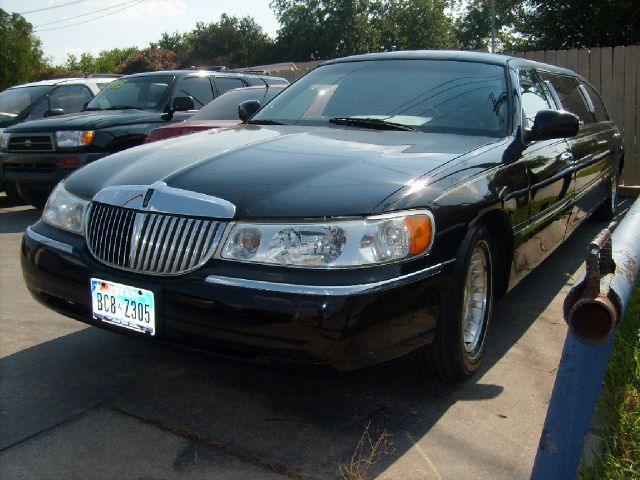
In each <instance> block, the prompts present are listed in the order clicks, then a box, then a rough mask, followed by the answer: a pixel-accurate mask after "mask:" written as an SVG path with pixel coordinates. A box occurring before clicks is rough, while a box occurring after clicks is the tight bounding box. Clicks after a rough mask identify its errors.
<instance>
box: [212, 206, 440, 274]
mask: <svg viewBox="0 0 640 480" xmlns="http://www.w3.org/2000/svg"><path fill="white" fill-rule="evenodd" d="M433 234H434V224H433V215H432V214H431V212H429V211H427V210H419V211H418V210H416V211H404V212H395V213H391V214H385V215H376V216H372V217H368V218H365V219H361V220H344V221H324V222H300V223H288V224H280V223H279V224H275V223H237V224H235V225H234V226H233V228H232V230H231V232H230V233H229V235H228V236H227V239H226V241H225V243H224V246H223V248H222V253H221V256H222V258H225V259H229V260H237V261H244V262H256V263H266V264H274V265H287V266H304V267H309V268H327V267H348V266H361V265H374V264H379V263H388V262H394V261H398V260H403V259H405V258H410V257H415V256H418V255H423V254H425V253H427V252H428V251H429V249H430V248H431V244H432V243H433Z"/></svg>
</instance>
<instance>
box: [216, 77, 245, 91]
mask: <svg viewBox="0 0 640 480" xmlns="http://www.w3.org/2000/svg"><path fill="white" fill-rule="evenodd" d="M214 82H216V87H217V88H218V94H220V95H222V94H223V93H224V92H228V91H229V90H233V89H234V88H242V87H244V86H246V85H245V84H244V83H243V82H242V80H240V79H239V78H231V77H216V78H215V79H214Z"/></svg>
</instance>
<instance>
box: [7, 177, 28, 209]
mask: <svg viewBox="0 0 640 480" xmlns="http://www.w3.org/2000/svg"><path fill="white" fill-rule="evenodd" d="M4 193H6V194H7V198H8V199H9V201H10V202H11V203H13V204H14V205H22V204H23V203H24V200H23V199H22V197H21V196H20V193H18V189H17V187H16V184H15V183H14V182H4Z"/></svg>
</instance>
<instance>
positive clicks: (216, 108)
mask: <svg viewBox="0 0 640 480" xmlns="http://www.w3.org/2000/svg"><path fill="white" fill-rule="evenodd" d="M282 90H283V89H282V88H280V87H270V88H268V89H266V88H241V89H238V90H230V91H228V92H227V93H225V94H223V95H220V96H219V97H218V98H216V99H215V100H214V101H212V102H209V103H208V104H207V105H205V106H204V107H202V109H201V110H200V111H199V112H198V113H196V114H194V115H193V116H192V117H191V118H190V120H240V117H239V116H238V105H240V104H241V103H242V102H244V101H246V100H258V101H259V102H260V104H261V105H264V104H265V103H267V102H268V101H269V100H271V99H272V98H273V97H274V96H275V95H276V94H278V93H280V92H281V91H282ZM265 92H266V93H265Z"/></svg>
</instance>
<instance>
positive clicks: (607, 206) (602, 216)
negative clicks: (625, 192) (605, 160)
mask: <svg viewBox="0 0 640 480" xmlns="http://www.w3.org/2000/svg"><path fill="white" fill-rule="evenodd" d="M617 202H618V172H615V173H614V174H613V175H611V178H610V179H609V195H608V196H607V199H606V200H605V201H604V203H603V204H602V205H600V206H599V207H598V209H597V210H596V211H595V213H594V217H595V218H596V219H598V220H605V221H608V222H610V221H611V220H613V217H615V215H616V204H617Z"/></svg>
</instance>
